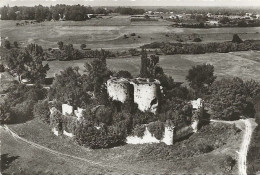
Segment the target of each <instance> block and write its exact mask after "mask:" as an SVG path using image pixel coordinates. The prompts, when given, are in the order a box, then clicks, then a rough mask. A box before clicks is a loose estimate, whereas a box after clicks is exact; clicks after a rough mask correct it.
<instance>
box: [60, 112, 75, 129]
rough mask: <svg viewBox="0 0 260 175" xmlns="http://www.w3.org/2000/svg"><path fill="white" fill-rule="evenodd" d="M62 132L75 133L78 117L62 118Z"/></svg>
mask: <svg viewBox="0 0 260 175" xmlns="http://www.w3.org/2000/svg"><path fill="white" fill-rule="evenodd" d="M61 120H62V130H63V131H64V130H65V131H66V132H70V133H73V134H74V133H75V132H76V128H77V126H78V121H77V117H74V116H64V115H63V116H62V118H61Z"/></svg>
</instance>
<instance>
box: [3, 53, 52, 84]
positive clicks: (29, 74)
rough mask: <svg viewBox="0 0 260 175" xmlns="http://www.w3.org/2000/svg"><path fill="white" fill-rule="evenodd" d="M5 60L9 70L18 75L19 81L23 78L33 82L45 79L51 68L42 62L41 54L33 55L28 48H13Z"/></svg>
mask: <svg viewBox="0 0 260 175" xmlns="http://www.w3.org/2000/svg"><path fill="white" fill-rule="evenodd" d="M4 62H5V63H6V65H7V67H8V69H9V72H10V73H11V74H12V75H13V76H17V77H18V81H19V82H21V80H22V78H27V79H29V80H30V81H31V82H32V83H35V82H37V81H43V80H44V78H45V76H46V74H47V71H48V70H49V65H48V64H46V65H43V64H42V57H41V56H35V55H31V54H30V53H29V52H28V51H27V50H25V51H24V50H22V51H18V50H12V51H11V52H10V53H9V54H8V55H7V56H6V57H4Z"/></svg>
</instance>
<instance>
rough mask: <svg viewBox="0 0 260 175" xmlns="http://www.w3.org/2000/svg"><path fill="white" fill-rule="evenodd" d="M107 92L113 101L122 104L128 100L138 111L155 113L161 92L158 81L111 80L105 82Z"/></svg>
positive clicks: (139, 79)
mask: <svg viewBox="0 0 260 175" xmlns="http://www.w3.org/2000/svg"><path fill="white" fill-rule="evenodd" d="M107 92H108V95H109V96H110V97H111V98H112V99H113V100H116V101H120V102H122V103H124V102H125V101H126V100H127V99H130V100H133V102H134V103H136V104H137V105H138V108H139V110H140V111H143V112H145V111H149V112H152V113H156V111H157V109H158V105H159V100H158V99H159V96H160V94H159V93H160V92H161V90H160V82H159V81H158V80H154V81H149V79H142V78H137V79H133V80H128V79H125V78H111V79H109V80H108V81H107Z"/></svg>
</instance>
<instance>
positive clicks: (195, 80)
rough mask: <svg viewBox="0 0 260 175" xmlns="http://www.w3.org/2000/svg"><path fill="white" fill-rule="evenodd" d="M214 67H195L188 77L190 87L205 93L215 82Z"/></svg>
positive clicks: (207, 65) (208, 65)
mask: <svg viewBox="0 0 260 175" xmlns="http://www.w3.org/2000/svg"><path fill="white" fill-rule="evenodd" d="M215 79H216V76H214V66H213V65H210V64H202V65H197V66H193V67H192V68H191V69H190V70H189V72H188V75H187V76H186V80H188V81H189V85H190V87H192V88H193V89H194V90H196V91H197V92H203V91H204V90H206V89H208V87H209V86H210V85H211V84H212V83H213V82H214V80H215Z"/></svg>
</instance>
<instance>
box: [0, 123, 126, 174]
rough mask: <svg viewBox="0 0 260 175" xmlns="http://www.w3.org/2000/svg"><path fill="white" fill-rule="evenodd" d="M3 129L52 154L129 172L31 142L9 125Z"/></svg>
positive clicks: (15, 137)
mask: <svg viewBox="0 0 260 175" xmlns="http://www.w3.org/2000/svg"><path fill="white" fill-rule="evenodd" d="M0 127H1V126H0ZM3 129H5V130H6V131H7V132H9V133H10V134H11V135H12V136H13V138H14V139H16V140H21V141H23V142H25V143H27V144H29V145H31V146H32V147H35V148H37V149H40V150H44V151H46V152H48V153H51V154H54V155H56V156H61V157H65V158H71V159H76V160H80V161H84V162H87V163H89V164H92V165H97V166H100V167H102V168H105V169H113V170H115V169H117V170H119V171H121V172H125V173H127V172H128V170H126V169H123V168H122V167H121V168H118V167H116V166H111V165H106V164H103V163H101V162H95V161H92V160H89V159H85V158H82V157H77V156H73V155H69V154H64V153H61V152H58V151H55V150H52V149H49V148H47V147H44V146H42V145H39V144H37V143H34V142H31V141H29V140H27V139H25V138H22V137H20V136H19V135H17V134H16V133H15V132H14V131H12V130H11V129H10V128H9V127H8V126H7V125H4V126H3Z"/></svg>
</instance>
